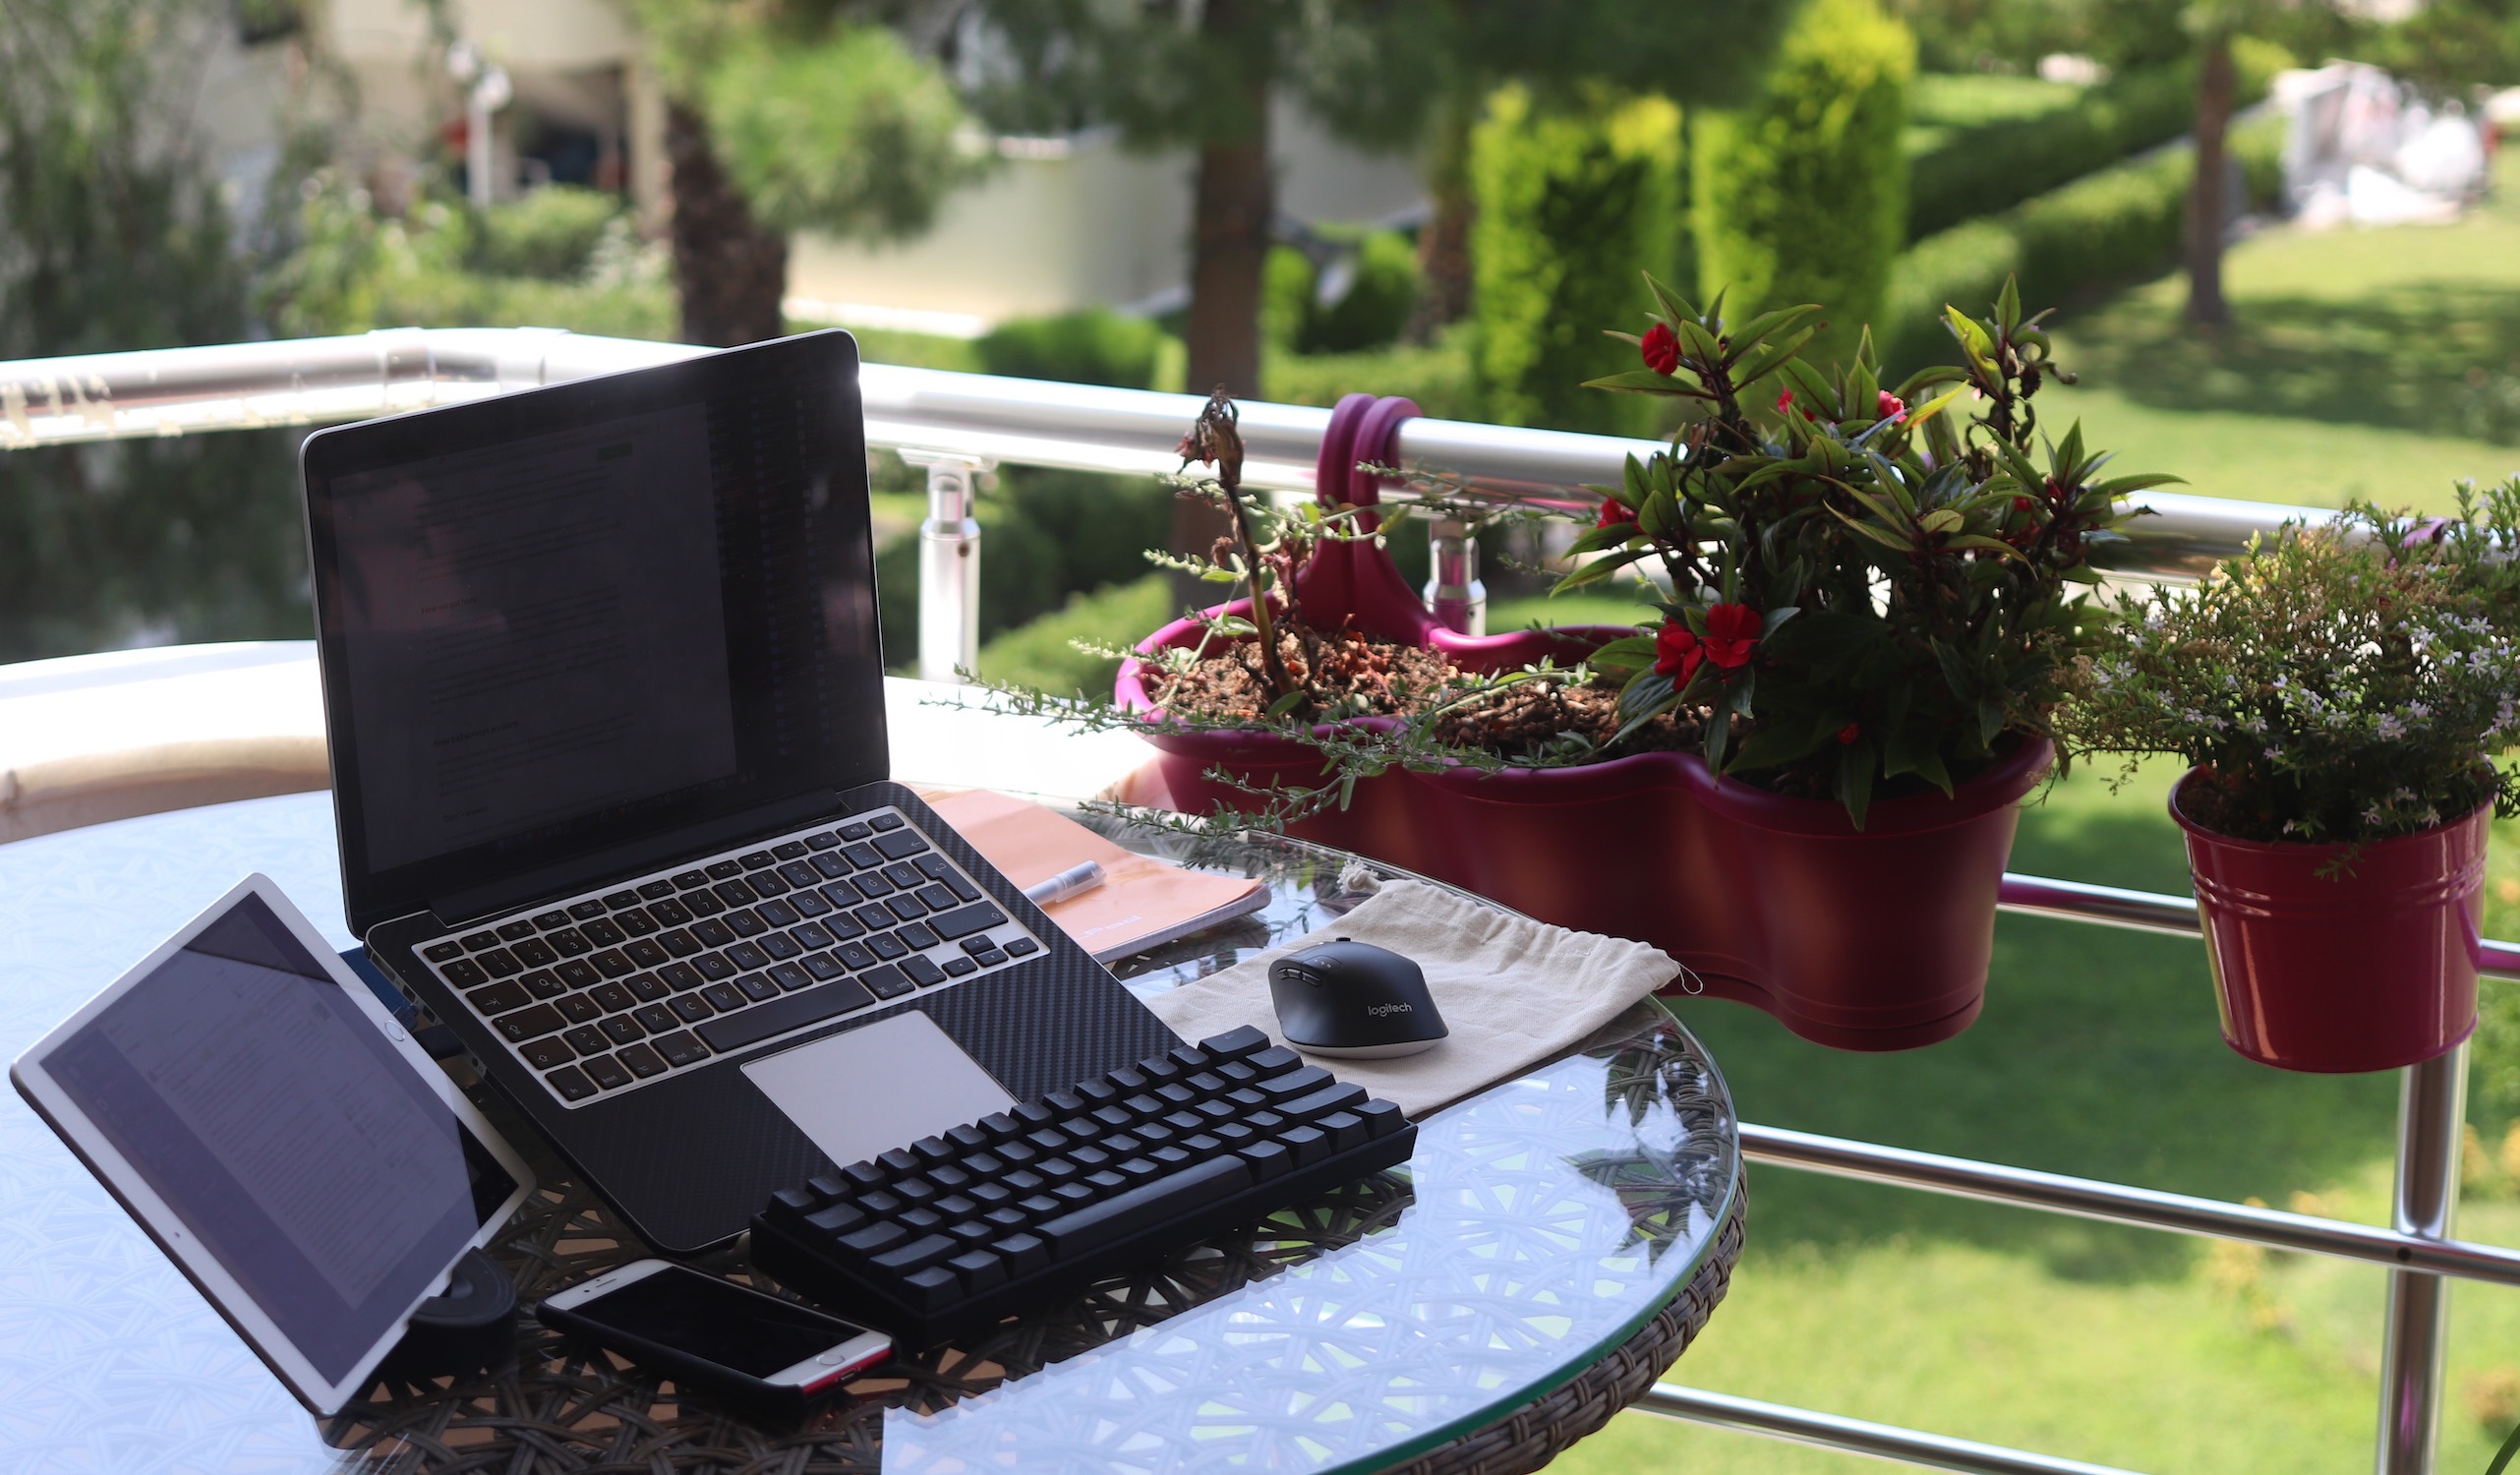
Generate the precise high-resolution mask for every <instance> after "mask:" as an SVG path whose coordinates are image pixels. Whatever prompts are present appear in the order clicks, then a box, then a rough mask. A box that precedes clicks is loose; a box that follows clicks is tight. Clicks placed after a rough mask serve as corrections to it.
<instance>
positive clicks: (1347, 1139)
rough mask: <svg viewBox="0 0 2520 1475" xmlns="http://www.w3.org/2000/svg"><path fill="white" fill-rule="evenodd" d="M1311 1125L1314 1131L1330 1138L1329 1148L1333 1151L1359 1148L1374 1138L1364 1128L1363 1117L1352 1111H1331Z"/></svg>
mask: <svg viewBox="0 0 2520 1475" xmlns="http://www.w3.org/2000/svg"><path fill="white" fill-rule="evenodd" d="M1313 1126H1314V1129H1315V1130H1316V1131H1319V1133H1321V1134H1322V1135H1323V1136H1325V1137H1327V1138H1328V1139H1329V1140H1330V1151H1333V1152H1345V1151H1349V1150H1351V1149H1354V1148H1361V1147H1364V1146H1365V1145H1366V1144H1367V1143H1369V1142H1372V1141H1373V1140H1374V1134H1372V1133H1370V1132H1368V1131H1366V1130H1365V1118H1363V1117H1361V1116H1358V1115H1357V1114H1356V1113H1355V1112H1353V1111H1333V1112H1331V1113H1330V1114H1329V1115H1328V1116H1325V1117H1322V1118H1321V1119H1320V1120H1319V1121H1317V1122H1315V1123H1314V1124H1313Z"/></svg>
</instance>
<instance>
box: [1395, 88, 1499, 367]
mask: <svg viewBox="0 0 2520 1475" xmlns="http://www.w3.org/2000/svg"><path fill="white" fill-rule="evenodd" d="M1479 101H1480V99H1479V91H1478V89H1476V88H1464V89H1460V90H1459V91H1458V92H1457V93H1456V94H1454V95H1452V96H1448V97H1446V98H1444V99H1443V101H1442V102H1441V103H1440V104H1439V110H1438V112H1437V113H1436V122H1435V148H1434V150H1433V152H1432V154H1431V155H1430V156H1429V158H1428V160H1427V190H1428V193H1429V194H1431V195H1432V196H1434V205H1435V213H1434V215H1433V216H1432V217H1430V218H1429V219H1428V221H1427V228H1426V230H1425V232H1424V233H1423V234H1421V235H1420V236H1419V237H1418V265H1419V266H1420V267H1421V268H1423V269H1424V271H1425V273H1426V286H1425V287H1424V288H1423V289H1422V290H1421V292H1420V294H1419V297H1418V305H1417V308H1416V310H1415V311H1413V312H1412V313H1411V314H1410V315H1409V325H1408V328H1407V329H1406V331H1404V332H1403V333H1402V335H1401V336H1402V337H1404V338H1406V339H1407V340H1408V341H1409V342H1412V343H1431V342H1433V341H1435V336H1436V330H1437V329H1439V328H1441V327H1442V326H1443V325H1444V324H1447V323H1458V322H1460V321H1461V320H1462V319H1463V318H1465V317H1468V316H1469V314H1470V222H1471V221H1472V220H1473V219H1474V218H1475V217H1476V216H1477V214H1478V209H1479V202H1478V200H1477V198H1476V197H1475V196H1473V195H1472V194H1471V191H1470V130H1471V127H1472V125H1473V123H1474V121H1475V120H1476V118H1477V115H1478V111H1479Z"/></svg>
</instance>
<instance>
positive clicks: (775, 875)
mask: <svg viewBox="0 0 2520 1475" xmlns="http://www.w3.org/2000/svg"><path fill="white" fill-rule="evenodd" d="M744 884H745V885H747V886H750V887H751V888H752V891H753V895H755V896H758V897H763V898H768V897H774V896H786V895H787V894H788V893H789V892H791V891H792V890H794V889H795V888H794V887H792V886H790V885H789V884H788V883H787V882H786V881H783V880H781V879H780V878H779V872H777V871H775V870H765V871H763V872H761V873H760V874H759V875H756V876H746V877H744Z"/></svg>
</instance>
